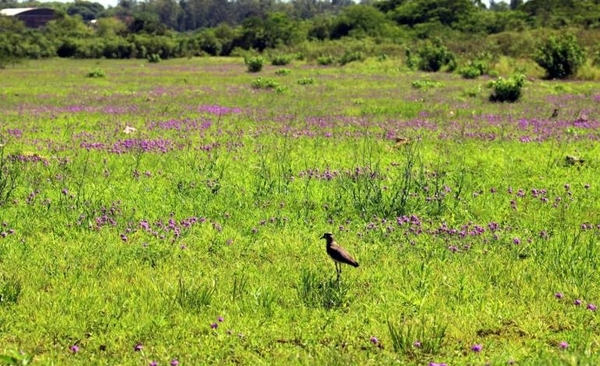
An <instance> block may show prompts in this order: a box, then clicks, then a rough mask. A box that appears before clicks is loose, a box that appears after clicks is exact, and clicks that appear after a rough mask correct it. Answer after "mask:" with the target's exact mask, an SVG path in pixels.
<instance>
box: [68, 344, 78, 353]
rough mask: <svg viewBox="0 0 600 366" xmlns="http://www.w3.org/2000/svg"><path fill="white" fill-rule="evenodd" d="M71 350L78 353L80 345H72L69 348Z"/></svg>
mask: <svg viewBox="0 0 600 366" xmlns="http://www.w3.org/2000/svg"><path fill="white" fill-rule="evenodd" d="M69 350H70V351H71V353H77V352H79V346H78V345H76V344H74V345H72V346H71V348H69Z"/></svg>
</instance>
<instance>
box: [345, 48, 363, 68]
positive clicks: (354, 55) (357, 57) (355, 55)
mask: <svg viewBox="0 0 600 366" xmlns="http://www.w3.org/2000/svg"><path fill="white" fill-rule="evenodd" d="M364 60H365V54H364V53H362V52H360V51H354V52H350V51H346V52H345V53H344V54H343V55H342V58H340V65H342V66H343V65H346V64H349V63H350V62H354V61H364Z"/></svg>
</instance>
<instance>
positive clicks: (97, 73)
mask: <svg viewBox="0 0 600 366" xmlns="http://www.w3.org/2000/svg"><path fill="white" fill-rule="evenodd" d="M86 76H87V77H88V78H103V77H105V76H106V73H105V72H104V70H102V69H100V68H98V67H97V68H95V69H93V70H90V71H89V72H88V73H87V74H86Z"/></svg>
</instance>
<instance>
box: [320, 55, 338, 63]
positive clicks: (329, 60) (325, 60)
mask: <svg viewBox="0 0 600 366" xmlns="http://www.w3.org/2000/svg"><path fill="white" fill-rule="evenodd" d="M334 63H335V58H334V57H333V56H329V55H327V56H319V57H318V58H317V64H319V65H322V66H329V65H333V64H334Z"/></svg>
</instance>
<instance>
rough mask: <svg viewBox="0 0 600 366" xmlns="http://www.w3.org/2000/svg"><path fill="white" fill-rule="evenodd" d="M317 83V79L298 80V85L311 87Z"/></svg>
mask: <svg viewBox="0 0 600 366" xmlns="http://www.w3.org/2000/svg"><path fill="white" fill-rule="evenodd" d="M314 83H315V79H313V78H302V79H300V80H298V84H300V85H311V84H314Z"/></svg>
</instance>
